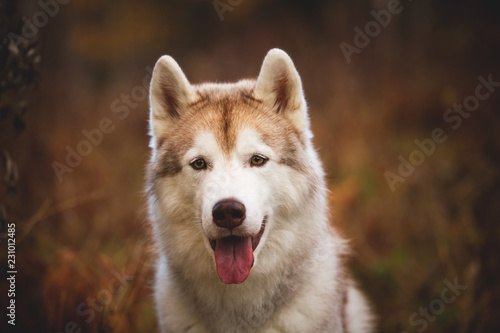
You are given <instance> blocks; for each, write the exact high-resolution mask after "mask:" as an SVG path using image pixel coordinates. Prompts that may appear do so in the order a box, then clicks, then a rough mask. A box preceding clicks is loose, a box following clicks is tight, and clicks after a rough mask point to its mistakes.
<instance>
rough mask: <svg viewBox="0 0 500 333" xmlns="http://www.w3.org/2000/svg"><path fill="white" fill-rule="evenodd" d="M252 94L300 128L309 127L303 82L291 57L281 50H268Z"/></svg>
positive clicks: (306, 128)
mask: <svg viewBox="0 0 500 333" xmlns="http://www.w3.org/2000/svg"><path fill="white" fill-rule="evenodd" d="M254 94H255V96H256V97H257V98H259V99H261V100H263V102H264V103H265V104H267V105H268V106H270V107H271V108H273V109H274V110H276V112H278V113H281V114H283V115H285V116H286V117H287V118H288V119H289V120H290V121H291V122H292V124H293V125H294V126H295V127H296V128H297V129H299V130H301V131H306V130H308V128H309V120H308V117H307V105H306V101H305V98H304V92H303V90H302V82H301V81H300V76H299V73H298V72H297V70H296V69H295V66H294V64H293V62H292V59H290V57H289V56H288V54H286V53H285V52H284V51H282V50H280V49H272V50H270V51H269V52H268V53H267V56H266V58H265V59H264V62H263V63H262V68H261V70H260V74H259V78H258V79H257V84H256V86H255V90H254Z"/></svg>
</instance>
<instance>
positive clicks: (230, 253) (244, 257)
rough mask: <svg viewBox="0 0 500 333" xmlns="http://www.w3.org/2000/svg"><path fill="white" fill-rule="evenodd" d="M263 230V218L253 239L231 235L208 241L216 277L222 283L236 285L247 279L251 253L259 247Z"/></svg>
mask: <svg viewBox="0 0 500 333" xmlns="http://www.w3.org/2000/svg"><path fill="white" fill-rule="evenodd" d="M265 228H266V219H265V218H264V220H263V221H262V226H261V227H260V230H259V232H258V233H257V234H256V235H255V236H253V237H251V236H236V235H231V236H229V237H224V238H219V239H211V240H210V246H211V247H212V249H213V250H214V254H215V264H216V266H217V275H218V276H219V279H220V280H221V281H222V282H224V283H227V284H238V283H242V282H243V281H245V280H246V279H247V277H248V274H250V270H251V269H252V266H253V261H254V258H253V251H255V249H256V248H257V246H258V245H259V243H260V239H261V237H262V234H264V229H265Z"/></svg>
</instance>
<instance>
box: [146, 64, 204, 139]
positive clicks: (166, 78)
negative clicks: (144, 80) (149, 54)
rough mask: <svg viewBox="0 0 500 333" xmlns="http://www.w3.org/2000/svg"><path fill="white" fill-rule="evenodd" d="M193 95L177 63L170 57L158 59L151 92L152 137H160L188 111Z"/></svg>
mask: <svg viewBox="0 0 500 333" xmlns="http://www.w3.org/2000/svg"><path fill="white" fill-rule="evenodd" d="M193 95H194V92H193V88H192V87H191V84H190V83H189V81H188V80H187V78H186V76H185V75H184V73H183V72H182V70H181V68H180V67H179V65H178V64H177V62H175V60H174V59H173V58H172V57H170V56H163V57H161V58H160V59H158V61H157V62H156V65H155V68H154V70H153V78H152V79H151V87H150V91H149V96H150V105H151V113H150V128H151V132H150V134H151V136H153V137H156V138H158V137H160V136H161V135H162V133H164V131H165V130H166V128H167V127H168V126H170V125H171V124H172V123H173V122H175V121H176V119H177V118H179V117H180V115H181V114H182V113H183V112H184V111H185V110H186V108H187V106H188V105H189V103H190V102H191V101H192V100H193Z"/></svg>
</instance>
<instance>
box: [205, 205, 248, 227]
mask: <svg viewBox="0 0 500 333" xmlns="http://www.w3.org/2000/svg"><path fill="white" fill-rule="evenodd" d="M212 216H213V218H214V223H215V224H217V225H218V226H219V227H221V228H227V229H230V230H231V229H233V228H236V227H237V226H239V225H240V224H242V223H243V221H244V220H245V205H243V204H242V203H241V202H239V201H236V200H223V201H219V202H218V203H216V204H215V206H214V208H213V209H212Z"/></svg>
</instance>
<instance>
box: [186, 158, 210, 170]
mask: <svg viewBox="0 0 500 333" xmlns="http://www.w3.org/2000/svg"><path fill="white" fill-rule="evenodd" d="M190 165H191V167H192V168H193V169H195V170H203V169H206V168H207V162H205V160H204V159H202V158H198V159H196V160H194V161H193V162H191V164H190Z"/></svg>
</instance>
